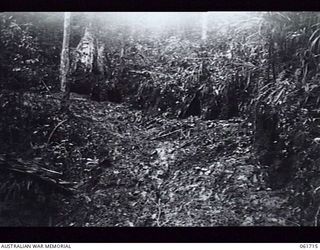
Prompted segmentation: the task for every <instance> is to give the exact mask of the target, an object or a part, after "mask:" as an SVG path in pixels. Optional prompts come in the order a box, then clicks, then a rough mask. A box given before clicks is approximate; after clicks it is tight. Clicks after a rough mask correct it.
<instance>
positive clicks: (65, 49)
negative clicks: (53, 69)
mask: <svg viewBox="0 0 320 250" xmlns="http://www.w3.org/2000/svg"><path fill="white" fill-rule="evenodd" d="M70 16H71V15H70V12H65V14H64V29H63V43H62V52H61V64H60V74H61V91H62V92H66V91H67V85H68V84H67V76H68V73H69V68H70V53H69V43H70Z"/></svg>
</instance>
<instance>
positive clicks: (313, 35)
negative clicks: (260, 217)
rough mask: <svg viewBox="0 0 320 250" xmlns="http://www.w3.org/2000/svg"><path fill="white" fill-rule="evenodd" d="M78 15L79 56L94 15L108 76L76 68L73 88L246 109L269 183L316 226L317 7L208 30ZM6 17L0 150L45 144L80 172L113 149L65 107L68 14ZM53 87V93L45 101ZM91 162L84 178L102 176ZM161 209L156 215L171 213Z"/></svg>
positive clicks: (185, 106)
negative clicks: (62, 81) (62, 84)
mask: <svg viewBox="0 0 320 250" xmlns="http://www.w3.org/2000/svg"><path fill="white" fill-rule="evenodd" d="M72 16H73V17H72V25H71V51H72V53H71V56H72V58H73V59H74V55H75V54H76V48H77V46H78V44H79V42H80V40H81V38H82V37H83V35H84V31H85V29H86V27H87V26H88V23H91V25H92V30H91V32H92V35H93V37H94V39H96V40H95V42H96V43H97V44H99V45H100V46H101V47H102V45H103V48H104V50H103V55H100V57H101V58H103V60H102V61H103V65H104V68H105V73H104V74H103V75H102V74H98V73H96V72H95V71H94V70H93V73H90V74H88V75H84V74H76V73H75V72H73V73H72V74H71V76H70V79H69V80H70V84H71V85H72V84H73V86H75V85H76V84H79V82H80V83H81V86H80V85H79V86H80V87H79V86H78V87H77V88H76V87H73V90H79V91H78V92H79V93H80V94H86V95H87V96H90V98H92V99H93V100H95V101H100V102H103V101H111V102H118V103H121V102H122V103H126V104H129V105H130V108H133V109H138V110H142V113H144V114H147V115H150V116H154V117H157V116H161V117H165V118H168V119H169V118H170V119H187V118H189V117H190V116H198V117H200V118H201V119H202V120H206V121H207V120H221V119H223V120H227V119H231V118H234V117H242V118H243V119H246V121H247V122H248V124H251V125H252V126H249V128H248V129H249V130H252V134H253V135H252V136H251V137H250V138H251V139H250V140H251V141H250V143H252V144H253V145H254V152H255V157H257V159H256V160H257V162H259V164H261V165H264V166H268V168H267V170H266V172H267V176H268V178H269V186H271V188H273V189H285V190H286V192H287V193H286V194H287V196H288V197H290V199H289V200H290V202H291V203H290V204H292V206H294V207H299V209H300V210H299V209H298V210H295V211H298V212H297V213H299V216H300V217H299V218H300V220H299V223H301V224H305V225H310V224H316V225H317V223H318V217H317V216H318V214H319V208H318V204H319V197H318V192H319V191H318V190H319V185H320V180H319V178H318V174H319V172H320V169H319V166H318V165H319V164H318V163H319V161H320V156H319V153H318V152H319V147H320V146H319V142H320V139H319V138H320V132H319V125H320V124H319V118H320V109H319V105H320V95H319V94H320V87H319V80H320V75H319V74H320V72H319V63H320V62H319V60H320V59H319V53H320V15H319V13H314V12H308V13H304V12H294V13H292V12H271V13H251V14H248V15H247V16H244V17H242V18H241V19H239V20H237V21H236V22H234V23H229V24H226V23H219V22H217V21H215V22H214V23H213V24H214V25H212V26H210V27H211V28H210V29H209V30H208V37H207V39H206V40H201V30H200V29H201V26H200V23H199V22H198V21H197V22H194V23H190V22H185V23H184V24H181V23H179V24H172V25H171V26H168V27H166V29H164V30H161V31H159V30H158V31H157V30H153V31H152V29H149V30H148V28H144V27H132V25H128V24H127V23H125V22H124V23H121V22H120V21H119V20H114V19H112V18H111V17H112V15H111V14H110V15H108V14H106V16H103V15H102V14H101V15H96V16H93V15H90V14H87V15H83V13H73V14H72ZM106 17H109V18H110V22H108V19H106ZM106 20H107V21H106ZM0 22H1V26H0V72H1V76H0V81H1V83H0V87H1V101H0V115H1V116H0V138H1V139H0V141H1V144H0V152H1V153H6V154H8V153H11V154H12V155H23V156H24V157H25V158H29V159H30V158H35V157H36V156H39V155H41V160H42V161H43V164H47V165H53V166H54V169H55V170H56V171H62V172H65V176H66V177H70V176H72V175H77V173H76V171H77V170H79V169H80V165H81V164H85V163H84V161H85V159H91V160H92V159H95V157H97V155H99V156H98V157H100V158H101V157H102V158H105V157H107V156H106V155H108V154H106V153H105V152H104V151H103V152H102V151H101V149H100V148H101V145H102V144H103V143H107V142H106V141H100V140H99V139H98V135H97V134H96V132H95V133H93V132H92V134H90V133H89V134H87V135H85V134H86V132H85V130H84V128H86V126H88V128H87V129H88V130H89V129H90V126H89V125H88V124H86V122H84V123H83V122H81V121H78V120H77V119H78V118H76V117H73V118H72V119H73V120H72V119H71V118H70V117H67V118H66V114H64V113H61V112H60V111H59V109H58V106H59V102H58V99H59V98H57V97H59V96H58V94H57V93H56V92H57V91H58V90H59V64H60V53H61V43H62V35H63V34H62V32H63V17H62V14H59V13H19V14H17V13H2V14H1V15H0ZM117 22H118V23H117ZM212 22H213V21H212ZM92 39H93V38H92ZM95 46H96V45H95ZM101 51H102V50H101ZM97 53H98V52H97ZM101 53H102V52H101ZM72 58H71V59H72ZM88 86H89V87H88ZM47 95H51V96H54V98H53V99H52V100H53V101H50V102H49V103H47V102H45V101H43V102H42V101H39V102H38V103H37V102H35V99H37V98H38V99H39V100H44V99H45V98H46V96H47ZM36 96H38V97H36ZM135 112H136V111H135ZM69 115H70V114H69ZM189 119H190V118H189ZM57 125H59V127H57ZM60 126H61V127H60ZM115 126H116V125H115ZM199 126H200V125H199ZM71 127H77V128H78V129H79V131H76V132H75V131H73V129H71ZM80 127H81V128H80ZM93 130H94V129H93ZM111 130H112V129H111ZM52 131H53V133H52ZM171 132H172V131H171ZM169 133H170V131H169ZM249 134H250V133H249ZM89 135H90V136H92V137H94V138H95V139H94V141H95V142H92V140H93V139H92V138H91V139H88V138H87V137H85V136H89ZM90 143H93V144H91V145H89V144H90ZM94 143H97V144H99V143H100V144H99V145H94ZM75 148H76V149H75ZM87 149H90V152H91V153H85V152H88V151H86V150H87ZM85 154H89V155H85ZM221 157H222V156H221ZM48 159H50V160H48ZM50 161H51V162H50ZM92 161H94V160H92ZM89 165H90V164H89ZM73 167H74V169H73ZM66 168H68V170H66ZM73 171H75V172H73ZM79 171H80V170H79ZM81 171H83V172H81V174H80V175H79V176H78V177H79V178H80V176H86V178H87V177H88V176H91V177H92V178H93V179H94V177H93V176H94V174H93V172H90V171H91V170H86V171H88V173H86V172H85V171H84V170H81ZM191 172H192V171H191ZM78 174H79V173H78ZM192 174H194V173H193V172H192ZM155 178H156V177H155ZM181 178H182V177H181ZM268 178H267V177H266V179H268ZM71 179H72V178H71ZM142 179H143V178H142ZM76 181H79V179H77V180H76ZM151 182H152V181H151ZM86 185H87V184H86ZM88 185H89V184H88ZM90 185H91V184H90ZM155 185H156V184H155ZM166 185H168V188H169V189H170V187H172V185H173V184H172V183H171V184H168V183H167V184H166ZM170 185H171V186H170ZM9 186H10V185H9ZM3 188H5V185H4V186H3ZM9 188H10V187H9ZM146 188H150V187H146ZM11 189H12V190H14V188H11ZM0 191H1V190H0ZM149 191H150V190H149ZM149 191H148V192H149ZM82 198H83V197H82ZM154 202H155V203H156V204H158V203H157V202H158V201H157V200H154ZM153 216H154V217H155V218H154V219H157V223H156V224H152V223H151V224H152V225H160V224H161V223H164V222H161V221H159V218H158V217H157V216H158V215H153ZM159 216H160V215H159ZM292 216H298V215H296V214H293V215H292ZM139 223H140V224H143V222H139ZM139 223H138V224H139ZM146 223H147V222H146ZM237 223H239V224H241V223H240V222H236V223H235V224H237ZM147 224H148V223H147ZM182 224H183V223H182Z"/></svg>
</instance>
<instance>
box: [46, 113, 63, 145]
mask: <svg viewBox="0 0 320 250" xmlns="http://www.w3.org/2000/svg"><path fill="white" fill-rule="evenodd" d="M66 121H67V119H65V120H63V121H61V122H59V123H58V124H57V126H55V128H54V129H53V130H52V131H51V133H50V135H49V137H48V141H47V145H48V144H49V143H50V140H51V137H52V136H53V134H54V132H56V130H57V129H58V128H59V127H60V126H61V125H62V124H63V123H65V122H66Z"/></svg>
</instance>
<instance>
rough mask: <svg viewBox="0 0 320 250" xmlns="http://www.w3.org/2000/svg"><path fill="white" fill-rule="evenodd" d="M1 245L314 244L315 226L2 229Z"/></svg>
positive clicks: (317, 234) (318, 233) (317, 235)
mask: <svg viewBox="0 0 320 250" xmlns="http://www.w3.org/2000/svg"><path fill="white" fill-rule="evenodd" d="M0 242H2V243H4V242H21V243H23V242H24V243H31V242H39V243H46V242H53V243H67V242H68V243H225V242H228V243H311V242H320V231H319V230H318V229H317V228H311V227H203V228H196V227H194V228H191V227H184V228H182V227H181V228H169V227H168V228H129V227H121V228H120V227H119V228H111V227H109V228H4V227H3V228H0Z"/></svg>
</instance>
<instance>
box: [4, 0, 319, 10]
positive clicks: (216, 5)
mask: <svg viewBox="0 0 320 250" xmlns="http://www.w3.org/2000/svg"><path fill="white" fill-rule="evenodd" d="M0 10H2V11H209V10H211V11H222V10H225V11H250V10H251V11H253V10H254V11H266V10H270V11H317V10H320V1H319V0H2V1H1V2H0Z"/></svg>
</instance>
